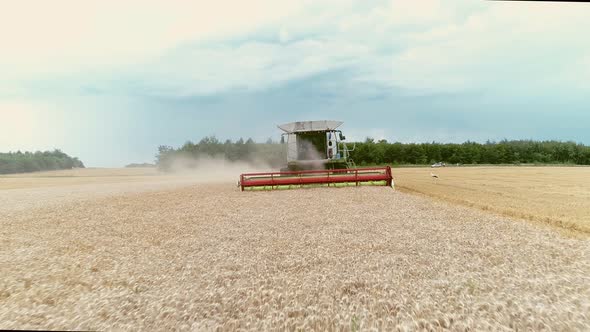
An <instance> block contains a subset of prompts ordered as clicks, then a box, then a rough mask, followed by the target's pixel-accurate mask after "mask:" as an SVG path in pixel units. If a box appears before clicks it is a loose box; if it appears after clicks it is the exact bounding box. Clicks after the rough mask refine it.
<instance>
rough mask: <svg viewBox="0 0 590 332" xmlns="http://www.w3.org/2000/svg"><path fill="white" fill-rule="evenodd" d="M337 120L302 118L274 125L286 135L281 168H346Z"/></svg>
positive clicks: (346, 155) (348, 161) (345, 151)
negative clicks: (285, 160)
mask: <svg viewBox="0 0 590 332" xmlns="http://www.w3.org/2000/svg"><path fill="white" fill-rule="evenodd" d="M340 125H342V122H341V121H302V122H291V123H287V124H284V125H280V126H278V127H279V128H280V129H281V130H283V131H284V133H283V136H286V137H287V165H286V166H285V167H283V168H282V169H281V171H300V170H321V169H347V168H353V167H354V163H353V161H352V160H351V159H350V158H349V152H350V150H349V149H348V147H347V146H346V143H345V142H344V140H345V139H346V138H345V137H344V135H342V131H340V130H337V129H336V128H338V127H339V126H340Z"/></svg>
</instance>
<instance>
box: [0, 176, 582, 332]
mask: <svg viewBox="0 0 590 332" xmlns="http://www.w3.org/2000/svg"><path fill="white" fill-rule="evenodd" d="M0 223H1V224H2V230H1V235H2V237H1V239H2V243H1V246H0V275H2V279H1V280H0V328H21V329H22V328H46V329H85V330H86V329H89V330H106V329H141V330H169V329H181V330H189V329H193V330H194V329H197V330H215V329H217V328H221V329H222V330H234V329H238V328H245V329H250V330H268V329H281V330H282V329H288V330H294V329H297V328H301V329H317V330H324V329H328V330H351V331H352V330H357V329H361V330H366V329H369V328H379V329H392V328H394V327H406V328H411V329H417V328H426V329H429V328H434V329H438V328H443V329H447V328H448V329H451V330H464V329H465V328H471V329H478V330H502V329H534V330H544V329H545V330H588V329H590V316H589V314H588V313H589V312H590V300H589V299H590V277H589V276H590V242H589V241H588V240H585V239H572V238H565V237H563V236H561V235H560V234H558V233H556V232H551V231H550V230H547V229H542V228H539V227H536V226H535V225H531V224H528V223H524V222H518V221H514V220H509V219H506V218H504V217H499V216H494V215H490V214H486V213H484V212H479V211H477V210H472V209H468V208H463V207H456V206H451V205H448V204H446V203H442V202H439V203H437V202H432V201H430V200H428V199H425V198H421V197H416V196H411V195H407V194H403V193H400V192H395V191H393V190H391V189H389V188H382V187H364V188H342V189H305V190H292V191H279V192H249V193H242V192H239V191H238V190H237V189H236V188H235V187H234V186H233V185H232V184H231V183H228V184H198V185H193V186H190V187H187V188H182V189H174V190H167V191H161V192H148V193H128V194H124V195H123V194H121V195H114V196H112V197H108V198H97V199H96V200H93V201H84V202H81V203H77V204H74V203H72V204H69V205H68V204H61V205H59V209H56V208H55V207H52V206H48V207H44V208H36V209H34V210H30V211H28V212H27V213H19V214H12V216H11V217H10V218H6V217H2V216H0Z"/></svg>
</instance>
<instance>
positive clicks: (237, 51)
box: [0, 0, 590, 167]
mask: <svg viewBox="0 0 590 332" xmlns="http://www.w3.org/2000/svg"><path fill="white" fill-rule="evenodd" d="M588 17H590V4H585V3H556V2H546V3H540V2H495V1H479V0H441V1H436V0H420V1H407V0H392V1H379V0H376V1H366V0H365V1H351V0H313V1H312V0H304V1H276V0H250V1H228V0H216V1H200V0H195V1H181V0H178V1H151V0H127V1H115V0H101V1H98V0H97V1H80V0H52V1H36V0H19V1H10V0H0V151H1V152H7V151H16V150H22V151H36V150H49V149H51V150H52V149H55V148H59V149H61V150H63V151H64V152H66V153H68V154H70V155H72V156H77V157H79V158H80V159H81V160H82V161H83V162H84V163H85V164H86V166H90V167H121V166H124V165H125V164H128V163H132V162H153V161H154V155H155V154H156V152H157V147H158V146H159V145H170V146H174V147H178V146H181V145H182V144H184V143H185V142H186V141H188V140H190V141H193V142H198V141H199V140H200V139H201V138H203V137H204V136H209V135H215V136H216V137H218V138H219V139H221V140H225V139H232V140H236V139H238V138H240V137H243V138H244V139H246V138H248V137H251V138H253V139H254V140H256V141H265V140H266V139H268V138H269V137H270V138H272V139H274V140H279V139H280V134H281V132H280V130H279V129H278V128H277V127H276V125H278V124H281V123H286V122H291V121H302V120H324V119H326V120H340V121H344V124H343V125H342V127H341V129H342V130H343V132H344V133H345V135H346V136H347V138H348V140H349V141H350V140H364V138H365V137H372V138H375V139H387V140H388V141H399V142H431V141H437V142H463V141H467V140H471V141H478V142H485V141H486V140H501V139H504V138H506V139H540V140H545V139H547V140H548V139H556V140H572V141H576V142H581V143H585V144H590V103H589V102H588V98H587V96H590V38H588V31H590V20H588Z"/></svg>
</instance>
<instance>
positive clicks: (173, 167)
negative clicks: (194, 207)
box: [168, 155, 278, 183]
mask: <svg viewBox="0 0 590 332" xmlns="http://www.w3.org/2000/svg"><path fill="white" fill-rule="evenodd" d="M272 171H278V170H277V169H276V168H273V167H272V166H271V165H270V164H269V163H267V162H264V161H261V160H253V161H250V162H245V161H231V160H228V159H226V158H224V157H223V156H222V155H220V156H215V157H205V156H201V157H197V158H190V157H184V156H178V157H175V158H173V159H172V160H171V162H170V167H169V170H168V173H169V174H171V175H176V176H181V177H185V178H187V179H190V180H191V182H196V183H220V182H236V183H237V181H238V179H239V177H240V174H242V173H257V172H272Z"/></svg>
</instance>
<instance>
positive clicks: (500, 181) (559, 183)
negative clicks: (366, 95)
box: [393, 166, 590, 234]
mask: <svg viewBox="0 0 590 332" xmlns="http://www.w3.org/2000/svg"><path fill="white" fill-rule="evenodd" d="M431 172H434V173H435V174H436V175H438V176H439V178H438V179H436V180H435V179H433V178H432V177H431V176H430V173H431ZM393 173H394V177H395V180H396V186H397V188H398V189H400V190H402V191H404V192H410V193H419V194H423V195H426V196H430V197H434V198H437V199H441V200H444V201H447V202H451V203H458V204H461V205H466V206H470V207H476V208H479V209H482V210H486V211H492V212H495V213H500V214H503V215H506V216H509V217H516V218H522V219H527V220H530V221H535V222H541V223H544V224H547V225H552V226H558V227H560V228H563V229H568V230H573V231H578V232H582V233H586V234H590V167H489V166H487V167H486V166H482V167H445V168H436V169H431V168H423V167H422V168H395V169H394V171H393Z"/></svg>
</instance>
